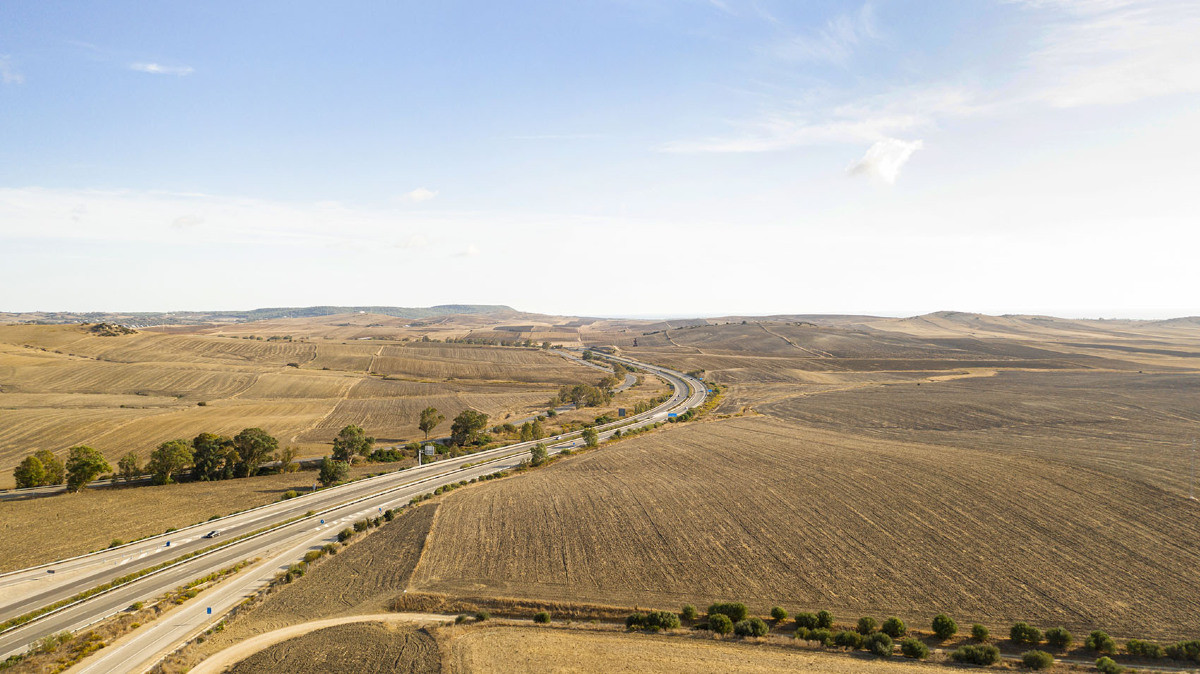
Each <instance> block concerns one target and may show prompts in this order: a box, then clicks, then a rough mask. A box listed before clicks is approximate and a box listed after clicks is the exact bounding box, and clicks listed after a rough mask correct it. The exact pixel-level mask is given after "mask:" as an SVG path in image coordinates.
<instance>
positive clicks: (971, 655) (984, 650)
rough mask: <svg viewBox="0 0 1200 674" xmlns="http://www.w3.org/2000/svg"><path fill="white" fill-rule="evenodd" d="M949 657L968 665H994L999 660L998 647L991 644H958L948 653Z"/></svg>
mask: <svg viewBox="0 0 1200 674" xmlns="http://www.w3.org/2000/svg"><path fill="white" fill-rule="evenodd" d="M950 658H951V659H953V660H954V661H955V662H964V663H967V664H970V665H984V666H987V665H994V664H996V663H997V662H999V661H1000V649H999V648H996V647H995V646H992V645H986V646H972V645H966V646H959V647H958V648H956V649H954V652H953V653H951V654H950Z"/></svg>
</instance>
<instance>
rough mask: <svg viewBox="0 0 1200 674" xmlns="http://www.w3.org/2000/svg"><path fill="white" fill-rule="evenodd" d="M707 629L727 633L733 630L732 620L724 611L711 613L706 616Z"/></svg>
mask: <svg viewBox="0 0 1200 674" xmlns="http://www.w3.org/2000/svg"><path fill="white" fill-rule="evenodd" d="M708 629H710V630H712V631H713V632H716V633H717V634H729V633H730V632H732V631H733V620H731V619H730V618H729V616H727V615H725V614H724V613H711V614H709V616H708Z"/></svg>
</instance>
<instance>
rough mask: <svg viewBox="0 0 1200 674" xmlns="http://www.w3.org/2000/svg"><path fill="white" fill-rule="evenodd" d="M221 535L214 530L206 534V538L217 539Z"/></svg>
mask: <svg viewBox="0 0 1200 674" xmlns="http://www.w3.org/2000/svg"><path fill="white" fill-rule="evenodd" d="M220 535H221V532H220V531H217V530H216V529H213V530H212V531H210V532H208V533H207V534H204V537H205V538H216V537H217V536H220Z"/></svg>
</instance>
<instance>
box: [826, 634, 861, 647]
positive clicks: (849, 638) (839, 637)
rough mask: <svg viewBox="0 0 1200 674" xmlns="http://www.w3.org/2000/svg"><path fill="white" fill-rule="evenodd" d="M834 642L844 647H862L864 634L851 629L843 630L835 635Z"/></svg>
mask: <svg viewBox="0 0 1200 674" xmlns="http://www.w3.org/2000/svg"><path fill="white" fill-rule="evenodd" d="M833 643H834V644H835V645H837V646H841V647H842V648H862V645H863V635H861V634H859V633H858V632H852V631H850V630H842V631H841V632H838V633H837V634H835V635H833Z"/></svg>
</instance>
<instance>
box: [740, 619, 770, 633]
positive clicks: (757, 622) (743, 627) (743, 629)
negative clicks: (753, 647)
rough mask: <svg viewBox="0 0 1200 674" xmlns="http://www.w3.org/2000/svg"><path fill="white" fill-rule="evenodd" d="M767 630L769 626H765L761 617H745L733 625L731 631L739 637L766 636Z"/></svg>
mask: <svg viewBox="0 0 1200 674" xmlns="http://www.w3.org/2000/svg"><path fill="white" fill-rule="evenodd" d="M769 631H771V628H769V627H767V623H765V622H763V619H762V618H747V619H746V620H739V621H737V622H736V623H735V624H734V625H733V633H734V634H736V635H738V636H739V637H761V636H766V634H767V632H769Z"/></svg>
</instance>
